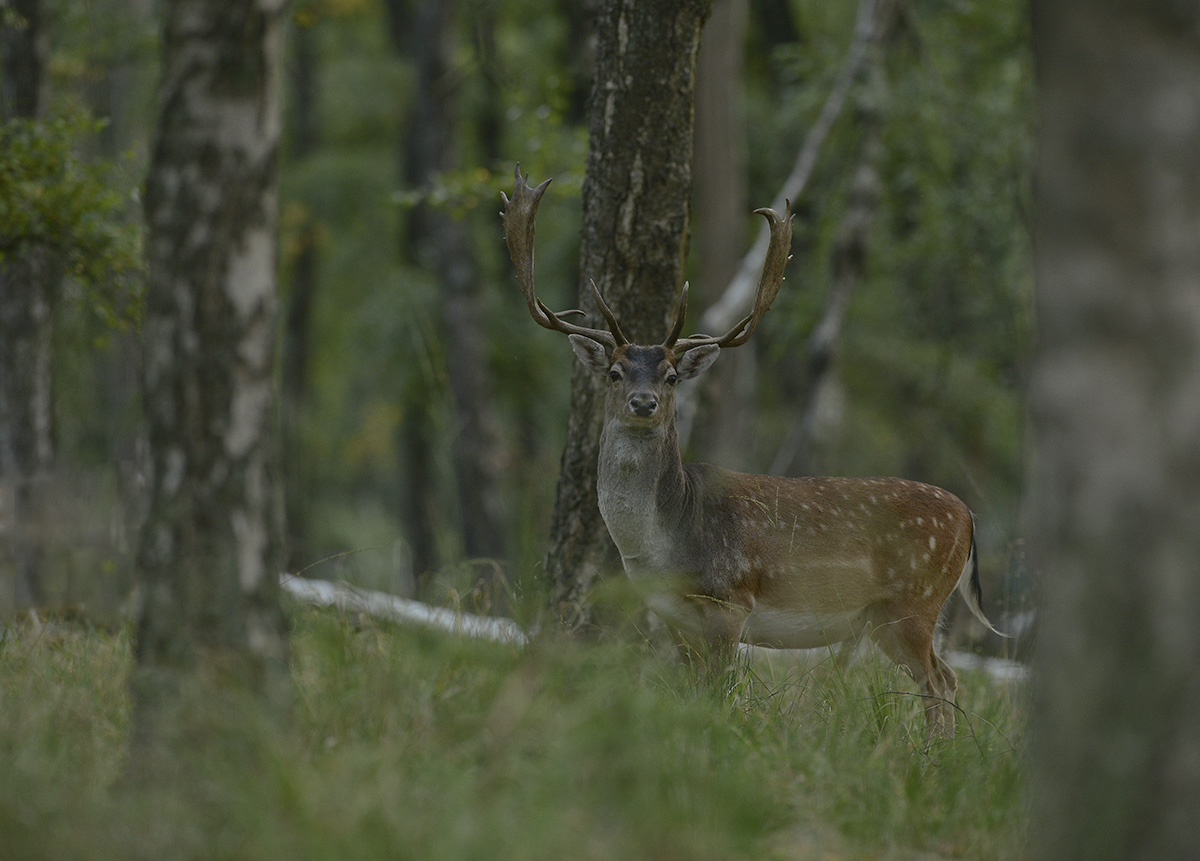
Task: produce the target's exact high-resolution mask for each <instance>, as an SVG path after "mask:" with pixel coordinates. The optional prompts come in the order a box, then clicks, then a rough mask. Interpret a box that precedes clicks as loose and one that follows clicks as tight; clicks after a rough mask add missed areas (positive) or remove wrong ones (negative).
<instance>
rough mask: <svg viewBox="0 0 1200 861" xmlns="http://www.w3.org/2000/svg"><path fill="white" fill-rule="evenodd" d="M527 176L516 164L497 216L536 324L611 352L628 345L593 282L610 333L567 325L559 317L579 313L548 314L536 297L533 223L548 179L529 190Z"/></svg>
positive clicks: (598, 303)
mask: <svg viewBox="0 0 1200 861" xmlns="http://www.w3.org/2000/svg"><path fill="white" fill-rule="evenodd" d="M528 179H529V174H525V175H524V176H522V175H521V165H520V164H518V165H517V178H516V183H515V185H514V186H513V196H512V198H511V199H510V198H509V197H508V195H506V194H505V193H504V192H500V197H501V198H502V199H503V200H504V211H503V212H501V213H500V217H501V218H502V219H503V221H504V241H505V243H506V244H507V245H508V254H509V256H510V257H511V258H512V262H513V266H514V267H515V268H516V270H517V281H518V283H519V284H520V285H521V292H522V293H524V294H525V302H526V304H528V305H529V313H530V315H531V316H532V317H533V319H534V321H535V322H536V323H538V325H541V326H544V327H546V328H547V329H551V330H553V331H555V332H562V333H564V334H567V335H583V336H584V337H585V338H591V339H592V340H593V341H596V342H597V343H600V344H603V345H604V346H606V347H608V348H609V349H610V350H612V349H615V348H616V347H617V345H618V344H625V343H628V342H627V341H626V340H625V336H624V335H622V334H621V329H620V327H619V326H618V325H617V320H616V317H614V316H613V313H612V311H610V310H609V308H608V305H606V304H605V302H604V299H603V297H601V295H600V290H599V288H598V287H596V282H595V281H593V282H591V283H592V295H593V296H594V297H595V299H596V305H597V307H598V308H599V309H600V313H601V314H603V315H604V319H605V320H607V321H608V325H609V326H610V327H612V332H606V331H604V330H603V329H589V328H587V327H585V326H576V325H574V324H573V323H568V322H566V321H565V320H563V319H562V318H563V317H564V316H566V315H568V314H582V313H583V312H582V311H559V312H558V313H555V312H554V311H551V310H550V309H549V308H547V307H546V305H545V304H544V303H543V302H542V300H541V299H539V298H538V297H537V294H536V293H534V289H533V222H534V218H535V217H536V216H537V208H538V202H539V201H540V200H541V199H542V195H543V194H544V193H545V192H546V187H547V186H548V185H550V180H546V181H545V182H543V183H542V184H541V185H538V186H536V187H534V188H530V187H529V183H528V182H527V180H528Z"/></svg>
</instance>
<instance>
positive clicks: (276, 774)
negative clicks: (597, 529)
mask: <svg viewBox="0 0 1200 861" xmlns="http://www.w3.org/2000/svg"><path fill="white" fill-rule="evenodd" d="M294 623H295V633H294V639H293V649H294V674H293V675H294V687H295V701H294V706H295V708H294V716H293V718H292V720H291V722H290V723H289V725H288V726H286V727H284V728H279V727H276V726H274V725H272V724H271V723H270V722H269V721H268V720H266V718H265V717H264V716H263V715H262V714H260V713H258V712H257V711H256V710H255V709H254V708H253V707H252V706H250V705H248V704H246V703H239V702H238V701H237V700H236V699H235V698H229V699H228V700H222V702H220V703H214V702H213V701H212V699H211V697H209V698H203V699H202V698H197V699H196V700H192V701H189V702H190V705H189V707H188V708H187V709H185V710H184V712H183V713H182V714H181V717H180V720H179V726H178V727H177V729H178V740H177V746H176V750H175V753H174V755H173V758H172V762H171V768H170V769H169V775H168V776H167V777H165V778H162V779H160V781H159V782H158V783H157V784H156V785H155V786H154V787H153V788H152V789H151V788H149V787H148V786H146V785H144V784H140V783H135V782H133V781H128V780H126V779H125V778H124V776H123V775H124V771H125V758H126V733H127V729H128V723H129V703H128V698H127V695H126V692H125V679H126V675H127V673H128V670H129V665H130V662H131V656H130V646H129V642H128V638H127V637H126V636H122V635H112V634H103V633H98V632H92V631H83V630H78V631H75V630H70V631H67V632H65V633H61V634H58V635H55V636H53V637H51V636H47V635H45V634H42V635H40V636H39V635H35V634H34V633H32V632H26V633H22V634H20V635H19V636H17V637H15V638H11V639H10V640H9V641H7V642H5V643H3V644H0V858H2V859H25V858H71V859H75V858H155V859H157V858H272V859H274V858H289V859H290V858H317V859H320V858H332V859H348V858H414V859H417V858H419V859H455V861H458V859H474V858H480V859H509V858H511V859H540V858H546V859H565V858H570V859H593V858H594V859H610V858H611V859H639V858H647V859H649V858H654V859H659V858H684V859H706V858H713V859H718V858H741V857H745V858H756V859H758V858H785V859H786V858H825V857H832V858H841V857H848V858H862V857H868V858H917V857H962V858H971V859H987V858H1012V857H1015V856H1017V855H1018V854H1019V853H1020V847H1021V843H1022V838H1023V826H1022V823H1023V821H1024V818H1025V807H1024V805H1025V801H1024V789H1023V783H1024V779H1023V763H1022V756H1021V754H1020V753H1019V747H1020V737H1021V733H1022V725H1023V716H1022V711H1023V709H1022V694H1021V693H1020V690H1019V689H1013V688H1010V687H1003V686H997V685H996V684H994V683H992V682H990V681H989V680H988V679H987V678H986V677H984V676H981V675H975V674H963V678H962V679H961V686H960V704H961V705H962V707H963V710H964V712H965V714H960V716H959V736H958V738H956V739H955V740H954V741H952V742H945V743H939V744H937V745H935V746H934V747H933V748H932V749H931V750H929V751H924V750H922V747H921V734H922V725H921V712H920V701H919V700H918V699H917V698H916V697H915V696H913V694H912V693H911V691H912V690H913V688H912V685H911V683H910V682H908V681H907V679H904V678H903V677H901V676H900V675H899V674H898V673H896V672H895V671H893V670H891V669H889V668H888V667H886V666H884V665H883V664H882V663H880V662H878V661H876V660H875V659H874V658H871V657H867V658H864V659H859V660H858V661H856V662H855V663H852V664H851V665H850V667H849V668H848V669H846V670H840V669H838V668H837V667H836V666H835V665H834V664H833V663H832V662H830V661H824V662H820V663H818V664H817V665H816V666H803V665H795V664H786V663H783V662H776V661H772V662H771V664H772V665H773V666H768V665H766V664H764V663H756V664H755V665H754V666H753V667H751V668H750V669H749V670H747V671H746V672H745V673H743V674H742V675H741V677H740V678H739V680H738V681H737V682H736V684H734V685H733V686H732V689H731V690H726V691H714V690H712V689H710V688H704V687H699V686H697V685H696V684H694V683H693V682H692V681H691V679H690V678H689V675H688V674H687V672H686V671H685V670H684V669H682V668H681V667H680V666H678V665H677V664H676V663H674V662H672V661H670V660H668V659H666V658H664V657H662V656H660V655H658V654H656V653H655V652H654V651H653V650H651V649H649V648H647V647H646V646H645V645H644V644H642V643H640V642H636V641H631V640H627V641H618V642H601V643H590V644H580V643H575V642H569V641H566V640H561V639H557V638H553V637H547V638H543V639H541V640H539V641H537V642H535V643H534V644H533V645H532V646H531V647H528V648H526V649H525V650H517V649H515V648H511V647H502V646H496V645H492V644H485V643H474V642H465V641H458V640H455V639H453V638H448V637H445V636H442V635H437V634H433V633H428V632H423V631H417V630H411V629H402V628H395V627H391V626H383V625H375V624H373V623H370V622H367V623H358V622H356V621H354V620H348V619H346V618H342V617H339V616H337V615H336V614H333V613H327V612H317V611H313V610H308V609H301V610H298V611H297V613H296V615H295V618H294Z"/></svg>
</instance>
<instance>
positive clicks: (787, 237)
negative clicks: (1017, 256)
mask: <svg viewBox="0 0 1200 861" xmlns="http://www.w3.org/2000/svg"><path fill="white" fill-rule="evenodd" d="M754 211H755V213H757V214H758V215H761V216H763V217H764V218H765V219H767V225H768V226H769V227H770V229H771V243H770V245H769V246H768V247H767V259H766V261H765V262H764V263H763V270H762V277H761V278H760V279H759V282H758V292H757V293H756V294H755V296H754V309H753V310H752V311H751V312H750V315H749V316H748V317H745V318H743V319H742V320H741V321H740V322H739V323H737V324H736V325H735V326H734V327H733V328H732V329H730V330H729V331H728V332H726V333H725V334H724V335H722V336H721V337H719V338H715V337H713V336H712V335H692V336H691V337H690V338H684V339H683V340H679V334H680V332H682V331H683V318H684V315H685V314H687V294H688V285H687V284H684V285H683V293H682V295H681V296H680V297H679V312H678V314H677V316H676V318H675V325H674V326H672V327H671V334H669V335H668V336H667V340H666V341H664V342H663V346H664V347H671V348H673V349H674V350H675V353H676V354H679V353H683V352H685V351H687V350H690V349H692V348H693V347H704V346H707V345H709V344H716V345H717V346H718V347H740V346H741V345H742V344H744V343H746V341H747V340H749V338H750V335H751V334H752V333H753V332H754V327H755V326H757V325H758V320H759V318H760V317H762V315H763V314H765V313H766V312H767V309H768V308H770V307H771V303H772V302H773V301H774V300H775V296H776V294H778V293H779V288H780V286H781V285H782V284H783V270H784V269H785V268H786V267H787V262H788V260H790V259H791V255H790V253H789V252H790V251H791V247H792V219H793V218H794V217H795V213H793V212H792V205H791V203H790V202H787V205H786V210H785V214H784V215H783V216H781V215H780V214H779V213H778V212H776V211H775V210H773V209H767V208H763V209H756V210H754Z"/></svg>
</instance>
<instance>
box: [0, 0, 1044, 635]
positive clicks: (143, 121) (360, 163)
mask: <svg viewBox="0 0 1200 861" xmlns="http://www.w3.org/2000/svg"><path fill="white" fill-rule="evenodd" d="M593 2H594V0H591V2H553V3H543V2H534V0H461V2H458V3H448V2H438V0H301V2H297V3H295V4H294V5H293V7H292V19H293V20H292V26H291V28H290V32H289V33H288V38H287V57H286V67H285V81H286V98H285V104H286V115H285V131H284V146H283V149H282V153H281V164H280V171H281V230H282V237H281V249H282V250H281V257H280V260H279V266H280V273H281V276H280V284H281V291H282V299H283V306H282V314H281V327H282V330H281V333H280V338H279V349H280V362H279V365H278V367H279V369H280V381H279V382H280V392H281V398H280V425H281V434H280V446H281V453H282V463H283V472H284V483H285V488H286V490H285V493H286V509H287V527H286V530H287V531H286V536H287V556H288V563H287V564H288V569H289V570H290V571H293V572H299V571H303V572H305V573H306V574H307V575H309V576H314V577H322V578H326V579H339V578H344V579H347V580H349V581H351V582H353V583H356V584H359V585H362V586H367V587H370V588H376V589H383V590H386V591H390V592H395V593H398V594H401V595H407V596H413V595H415V596H417V597H420V598H423V599H424V600H428V601H432V602H434V603H445V602H446V601H447V600H461V601H463V602H464V603H467V604H472V603H473V604H476V605H482V606H485V607H486V606H488V605H493V604H495V603H496V602H497V600H498V601H499V602H500V603H502V604H504V605H505V606H506V609H507V611H508V612H512V613H516V614H517V615H518V616H521V615H522V614H525V615H526V616H528V615H530V614H533V613H536V612H537V611H538V609H540V608H541V607H543V606H544V605H545V586H544V583H542V581H541V579H540V577H539V571H540V565H541V562H542V556H543V554H544V553H545V547H546V537H547V532H548V528H549V518H550V510H551V507H552V505H553V501H554V489H555V479H556V476H557V474H558V460H559V457H560V454H561V452H562V448H563V442H564V438H565V429H566V415H567V409H568V389H569V378H570V367H571V362H573V361H574V359H573V357H572V356H571V353H570V350H569V347H568V345H567V343H566V341H565V339H562V338H559V337H554V336H552V335H550V334H549V333H546V332H543V331H542V330H541V329H539V328H538V327H537V326H535V325H534V324H533V322H532V321H531V320H530V319H529V316H528V313H527V311H526V309H525V307H524V303H523V302H522V300H521V297H520V294H519V292H518V290H517V289H516V285H515V281H514V278H513V276H512V273H511V271H510V263H509V261H508V257H507V254H506V251H505V248H504V243H503V239H502V235H501V230H500V220H499V217H498V215H497V212H498V209H499V192H500V191H501V189H510V188H511V182H512V171H513V165H514V163H515V162H517V161H519V162H520V163H521V168H522V170H526V171H529V172H530V175H531V177H532V178H534V179H536V180H540V179H543V178H546V177H554V183H553V184H552V185H551V187H550V190H549V193H548V195H547V198H546V200H545V202H544V203H543V204H542V208H541V214H540V219H539V231H538V283H539V290H540V292H541V294H542V296H543V298H544V299H545V300H546V302H547V304H549V305H550V306H551V307H554V308H567V307H574V306H575V305H576V304H577V303H576V300H575V298H574V290H575V285H576V283H577V266H578V262H577V258H578V244H579V236H578V230H579V221H580V189H581V185H582V181H583V174H584V167H585V160H586V150H587V118H586V104H587V98H588V91H589V84H590V80H589V41H590V36H589V18H590V16H591V12H592V9H591V8H590V7H591V5H592V3H593ZM1026 6H1027V4H1026V3H1025V2H1022V0H986V2H985V0H904V2H900V3H898V4H897V5H896V6H895V7H894V8H893V9H892V12H891V15H890V18H889V21H888V24H887V26H886V27H885V28H883V29H882V30H881V33H882V35H881V36H880V38H879V39H878V40H877V42H876V43H874V44H872V46H871V48H870V50H869V51H868V52H867V54H866V55H865V59H864V60H863V62H862V63H861V64H860V66H859V67H858V68H857V70H856V74H855V76H854V78H853V86H852V87H851V89H849V90H848V92H847V98H846V102H845V107H844V109H843V110H842V111H841V113H840V114H839V115H838V117H837V120H836V122H835V123H834V125H833V126H832V127H831V129H830V132H829V135H828V137H827V138H826V139H825V141H824V143H823V144H822V146H821V147H820V149H819V152H818V158H817V159H816V161H815V163H814V166H813V170H812V173H811V177H810V179H809V181H808V183H807V186H806V188H805V190H804V192H803V194H802V195H801V196H800V198H799V200H797V201H795V205H796V208H797V210H798V213H799V215H798V217H797V219H796V230H795V240H794V244H793V255H794V258H793V260H792V263H791V266H790V268H789V272H788V280H787V281H786V282H785V285H784V288H783V290H782V291H781V293H780V295H779V298H778V299H777V301H776V303H775V305H774V307H773V308H772V310H771V312H770V313H769V314H768V315H767V316H766V317H765V318H764V320H763V323H762V325H761V327H760V329H759V332H758V335H757V336H756V337H755V338H754V339H753V340H752V341H751V342H750V345H748V346H747V347H746V348H744V349H743V350H740V351H738V355H737V356H736V357H735V356H734V355H730V356H729V357H727V358H726V360H724V361H723V363H722V365H726V367H721V365H719V366H718V367H719V368H721V370H722V373H720V374H714V375H713V379H712V381H711V383H710V384H709V385H708V387H707V388H706V389H705V390H704V391H703V392H700V393H699V397H698V399H697V408H696V410H697V411H696V414H695V415H694V416H690V417H689V422H690V424H689V426H690V428H691V429H692V430H691V433H690V434H689V435H688V437H687V439H688V450H687V452H686V454H685V457H686V458H688V459H695V460H708V461H712V462H716V463H720V464H722V465H724V466H729V467H733V468H739V469H745V470H748V471H758V472H766V471H774V472H781V473H785V474H804V473H820V474H824V473H829V474H844V475H881V474H887V475H900V476H904V477H909V478H915V479H920V480H923V481H929V482H932V483H935V484H939V485H941V486H943V487H946V488H948V489H950V490H952V491H954V492H955V493H957V494H959V495H960V496H962V498H963V499H964V500H965V501H966V502H967V503H968V504H969V505H970V506H971V508H972V509H973V510H974V511H975V512H976V513H977V515H978V517H979V526H980V530H981V532H980V546H981V550H982V552H983V556H984V559H983V566H982V567H983V571H982V573H983V575H984V578H985V583H984V585H985V593H987V594H988V595H989V598H990V599H991V602H990V604H991V606H992V607H997V608H1000V609H999V612H998V613H994V614H993V618H996V617H1000V618H1003V617H1005V615H1006V614H1007V612H1012V611H1015V610H1016V609H1019V608H1021V607H1024V606H1027V603H1028V601H1029V598H1028V592H1029V589H1030V583H1029V575H1028V572H1027V571H1026V570H1025V567H1024V564H1023V554H1022V544H1021V541H1020V539H1019V518H1020V513H1019V507H1020V497H1021V485H1022V478H1023V474H1024V452H1023V442H1024V437H1025V411H1024V395H1025V383H1026V376H1027V356H1028V355H1029V351H1030V347H1031V344H1030V340H1031V336H1032V328H1033V320H1032V272H1031V262H1030V246H1029V241H1028V223H1027V222H1028V216H1029V212H1028V209H1029V197H1030V189H1029V176H1030V164H1031V141H1032V90H1033V76H1032V65H1031V57H1030V45H1029V32H1028V31H1029V24H1028V16H1027V8H1026ZM0 8H3V9H4V11H5V15H6V18H5V23H6V25H10V24H11V23H12V21H13V18H12V17H11V16H12V9H11V8H10V6H9V5H7V4H5V5H3V6H2V7H0ZM857 10H858V4H857V3H856V2H853V0H716V2H715V4H714V10H713V14H712V17H711V19H710V20H709V22H708V24H707V25H706V27H705V31H704V42H703V47H702V50H701V54H700V60H699V63H700V72H699V76H700V77H699V80H700V84H699V90H698V95H697V117H696V126H697V131H696V155H695V163H694V167H693V171H694V172H693V177H694V181H693V205H692V241H691V253H690V257H689V270H690V271H689V277H690V280H691V284H692V306H691V307H692V309H693V311H692V315H691V319H692V323H691V326H690V327H689V329H688V331H689V332H690V331H695V327H697V326H698V325H699V321H700V319H701V317H702V314H703V311H704V309H705V308H706V307H708V306H709V305H711V304H712V303H714V302H715V301H717V300H718V299H719V298H720V297H721V295H722V294H723V292H724V290H725V288H726V286H727V285H728V283H729V281H730V278H731V277H732V275H733V273H734V271H735V270H736V268H737V265H738V262H739V261H740V259H741V257H742V255H743V254H744V253H745V252H746V250H747V249H748V248H749V247H750V244H751V242H752V241H753V238H754V235H755V234H754V231H755V230H757V228H758V224H757V221H758V220H757V219H756V218H755V217H754V216H752V215H751V211H752V210H753V209H754V208H755V207H757V206H765V205H769V204H770V202H771V201H772V199H773V198H774V197H775V195H776V194H777V193H778V191H779V189H780V187H781V184H782V182H783V180H784V178H785V177H786V176H788V174H789V173H790V172H791V171H792V169H793V165H794V162H795V160H796V158H797V155H798V154H799V153H800V152H801V150H802V148H803V146H804V143H805V140H806V138H807V136H808V135H809V132H810V131H811V129H812V128H813V127H814V124H816V122H817V120H818V117H819V116H820V115H821V112H822V108H823V106H824V105H825V104H826V100H827V98H828V97H829V94H830V92H831V91H832V90H834V89H835V87H836V86H837V81H838V79H839V74H840V73H842V70H844V69H845V67H846V56H847V52H848V49H849V48H850V46H851V42H852V33H853V31H854V24H855V18H856V14H857ZM41 11H42V15H43V20H42V21H41V32H42V35H43V38H44V39H45V43H46V48H47V53H46V57H47V62H46V65H45V80H44V88H45V99H44V107H43V109H42V110H41V112H40V117H39V118H37V120H36V121H32V122H30V121H25V120H18V119H6V121H5V126H4V132H3V135H4V145H3V146H2V147H0V254H4V255H6V257H7V258H8V259H9V260H10V261H11V259H12V256H11V255H12V254H13V253H14V250H15V249H18V248H19V247H22V245H21V244H22V243H26V244H28V243H34V244H38V243H40V244H41V245H42V246H44V247H45V248H46V249H47V251H46V253H47V254H49V255H50V257H51V258H52V259H53V261H54V263H53V267H54V270H55V272H61V273H62V277H61V278H57V277H56V279H55V285H56V286H55V287H54V289H53V290H52V291H51V292H50V294H49V295H48V301H47V308H48V315H47V320H48V321H49V322H48V324H47V325H48V326H49V329H48V331H49V333H50V335H49V337H50V340H49V342H48V344H49V346H48V350H49V352H48V354H47V355H48V356H49V361H48V363H47V364H46V371H47V379H48V381H49V383H50V386H49V388H48V391H50V392H52V399H51V401H50V403H52V413H51V418H52V421H51V422H49V423H48V425H47V427H46V431H45V432H46V435H47V436H46V451H45V452H44V453H45V455H46V457H45V459H44V461H43V462H42V466H41V472H40V476H41V478H40V479H39V480H40V481H42V482H43V484H44V485H45V487H46V488H48V490H49V492H47V493H44V494H42V498H43V500H45V502H44V504H43V507H42V510H41V511H40V512H38V516H39V518H40V521H39V523H40V525H39V529H40V534H41V535H42V536H43V540H42V541H41V545H42V547H41V551H40V553H41V558H40V560H39V564H38V572H39V576H38V577H37V579H36V582H33V583H30V584H27V585H28V586H29V588H30V590H31V594H29V595H27V596H26V597H27V598H28V599H29V600H30V601H31V602H32V603H35V604H39V605H47V606H53V605H77V604H82V605H86V606H87V607H88V611H89V613H90V614H92V615H93V616H95V617H98V618H104V617H106V616H107V617H115V615H116V614H117V613H118V612H119V611H120V608H121V606H122V603H123V602H124V601H125V600H126V598H127V596H128V594H129V592H130V590H131V588H132V580H133V573H132V568H133V566H132V559H131V556H132V553H131V548H132V547H133V545H134V536H135V530H136V527H137V524H138V522H139V519H140V517H141V514H142V510H141V504H142V498H143V494H142V490H143V487H142V478H141V476H142V469H141V466H140V463H141V459H142V458H143V457H144V455H145V453H144V442H143V438H142V436H141V434H140V431H139V425H140V409H139V401H138V390H139V367H138V365H139V350H138V320H139V290H140V286H139V284H140V277H141V276H140V272H139V266H140V264H139V263H138V260H139V258H140V247H139V242H140V239H139V235H140V230H141V222H140V212H139V189H140V186H141V184H142V182H143V180H144V177H145V172H146V165H147V162H148V151H147V149H148V146H149V140H150V136H151V133H152V125H153V122H154V119H155V115H156V111H155V84H156V75H157V50H158V38H159V22H158V19H157V15H156V4H155V3H154V2H152V0H89V2H86V3H80V2H76V0H43V2H42V4H41ZM821 321H825V325H824V326H818V324H819V323H820V322H821ZM814 332H816V333H817V335H814ZM831 333H832V335H833V337H829V336H830V334H831ZM743 353H744V354H745V355H744V356H743V355H741V354H743ZM0 502H2V500H0ZM456 596H457V598H456ZM1002 604H1003V605H1006V606H1003V607H1001V605H1002Z"/></svg>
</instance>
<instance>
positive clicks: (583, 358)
mask: <svg viewBox="0 0 1200 861" xmlns="http://www.w3.org/2000/svg"><path fill="white" fill-rule="evenodd" d="M567 337H569V338H570V339H571V349H572V350H574V351H575V356H576V358H578V359H579V361H580V362H582V363H583V366H584V367H585V368H590V369H592V370H593V371H595V372H596V373H597V374H607V373H608V370H609V368H611V367H612V360H611V359H610V358H609V357H608V351H607V350H606V349H604V345H603V344H600V343H597V342H596V341H593V340H592V339H591V338H587V337H584V336H583V335H568V336H567Z"/></svg>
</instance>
